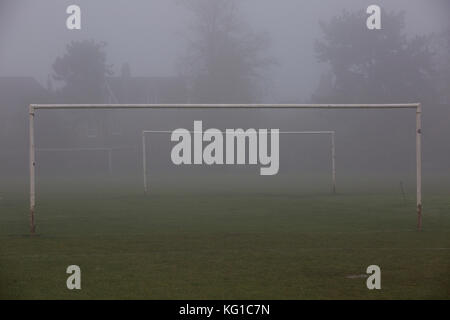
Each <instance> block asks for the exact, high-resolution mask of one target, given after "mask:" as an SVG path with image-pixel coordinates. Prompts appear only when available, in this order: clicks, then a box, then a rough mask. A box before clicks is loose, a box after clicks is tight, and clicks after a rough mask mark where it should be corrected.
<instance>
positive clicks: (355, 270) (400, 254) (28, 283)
mask: <svg viewBox="0 0 450 320" xmlns="http://www.w3.org/2000/svg"><path fill="white" fill-rule="evenodd" d="M104 189H105V188H104V186H103V189H102V192H98V190H97V192H96V186H95V185H90V186H88V187H85V188H82V190H81V189H80V190H77V191H76V190H59V191H56V192H45V191H42V192H41V194H40V198H39V201H38V204H37V209H36V210H37V227H38V229H37V234H36V235H35V236H32V237H31V236H30V235H29V230H28V202H27V194H26V191H23V190H22V191H15V190H16V189H14V188H11V189H10V190H12V191H5V192H3V193H2V194H1V199H0V212H1V214H0V298H1V299H449V298H450V195H448V194H447V195H446V194H439V193H438V192H435V193H433V192H431V193H425V194H424V224H423V231H422V232H417V231H416V215H415V200H414V198H413V196H411V195H409V196H408V197H407V198H406V199H403V198H402V197H401V196H399V195H398V194H395V195H393V194H392V193H390V192H383V191H382V190H381V191H378V192H372V193H366V192H352V193H350V192H345V193H344V192H343V193H338V194H336V195H332V194H328V193H326V192H322V193H294V192H291V193H266V192H261V193H258V192H254V193H247V194H246V193H240V192H229V193H226V192H225V193H224V192H220V193H214V192H210V193H205V194H201V193H196V192H192V193H182V192H179V193H175V192H160V193H154V194H150V195H143V194H142V193H141V192H140V191H139V190H137V189H132V188H130V189H121V188H118V187H116V188H111V190H107V191H105V190H104ZM5 190H6V189H5ZM373 264H375V265H379V266H380V268H381V286H382V289H381V290H368V289H367V287H366V276H367V274H366V268H367V267H368V266H369V265H373ZM69 265H78V266H80V268H81V275H82V280H81V287H82V289H81V290H68V289H67V287H66V279H67V277H68V274H66V268H67V266H69Z"/></svg>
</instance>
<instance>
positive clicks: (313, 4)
mask: <svg viewBox="0 0 450 320" xmlns="http://www.w3.org/2000/svg"><path fill="white" fill-rule="evenodd" d="M179 1H180V0H179ZM181 1H182V0H181ZM445 3H447V5H446V4H445ZM70 4H77V5H80V6H81V9H82V30H80V31H69V30H67V29H66V27H65V21H66V18H67V14H66V12H65V11H66V8H67V6H68V5H70ZM370 4H378V5H380V6H382V7H383V8H384V9H387V10H394V11H399V10H404V11H405V12H406V19H407V20H406V22H407V29H408V33H409V34H410V35H414V34H427V33H430V32H434V31H440V30H441V29H442V28H443V27H444V26H445V25H448V23H447V21H448V20H449V19H450V11H449V6H448V1H445V0H442V1H441V0H432V1H430V0H384V1H382V0H376V1H375V0H371V1H367V0H341V1H337V0H322V1H318V0H308V1H306V0H302V1H301V0H277V1H275V0H243V1H242V11H243V14H244V16H245V17H246V19H247V20H248V23H249V24H250V25H251V27H252V28H253V29H255V30H262V31H266V32H268V33H269V34H270V37H271V55H272V56H273V57H274V58H275V59H276V60H277V61H278V66H277V67H275V68H274V69H273V71H272V76H271V78H270V80H271V83H272V89H271V93H270V95H269V96H268V99H269V100H273V101H286V100H294V99H296V100H299V99H300V100H305V99H308V97H309V96H310V94H311V91H312V90H313V89H314V88H315V87H316V85H317V82H318V79H319V77H320V74H321V72H323V70H324V69H323V66H320V65H318V63H317V61H316V58H315V56H314V40H315V39H317V38H320V36H321V35H320V28H319V24H318V23H319V21H327V20H329V19H330V17H332V16H333V15H337V14H340V13H341V12H342V10H343V9H346V10H349V11H357V10H360V9H365V8H367V6H368V5H370ZM188 20H189V14H188V13H187V12H186V8H185V7H184V6H181V5H179V4H177V2H176V1H174V0H108V1H106V0H103V1H101V0H97V1H92V0H77V1H75V0H72V1H65V0H64V1H62V0H61V1H54V0H39V1H36V0H20V1H17V0H0V76H32V77H35V78H36V79H37V80H38V81H40V82H41V83H42V84H43V85H45V82H46V79H47V75H48V74H49V73H50V72H51V64H52V62H53V61H54V60H55V58H56V57H57V56H59V55H61V54H63V52H64V50H65V46H66V44H67V43H68V42H70V41H71V40H82V39H94V40H98V41H106V42H107V43H108V60H109V62H110V63H112V64H113V65H114V70H115V71H116V73H118V70H120V66H121V65H122V63H124V62H129V63H130V65H131V70H132V74H133V75H139V76H171V75H176V67H175V65H176V61H177V57H178V56H179V55H180V54H182V53H183V52H184V51H183V50H184V44H185V43H184V40H183V32H184V30H185V28H186V25H187V23H188Z"/></svg>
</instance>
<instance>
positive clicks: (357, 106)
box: [29, 103, 422, 234]
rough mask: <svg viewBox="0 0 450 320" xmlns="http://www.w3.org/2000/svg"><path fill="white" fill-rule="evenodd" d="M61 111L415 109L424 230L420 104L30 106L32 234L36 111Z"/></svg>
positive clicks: (418, 186) (418, 203) (419, 225)
mask: <svg viewBox="0 0 450 320" xmlns="http://www.w3.org/2000/svg"><path fill="white" fill-rule="evenodd" d="M60 109H81V110H88V109H113V110H114V109H330V110H333V109H336V110H338V109H361V110H368V109H379V110H387V109H414V110H415V111H416V210H417V229H418V230H421V228H422V105H421V103H394V104H31V105H30V106H29V136H30V140H29V142H30V145H29V150H30V152H29V153H30V158H29V166H30V231H31V234H34V233H35V230H36V224H35V204H36V192H35V191H36V177H35V167H36V160H35V144H34V117H35V112H36V111H37V110H60Z"/></svg>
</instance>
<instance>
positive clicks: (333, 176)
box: [142, 130, 336, 194]
mask: <svg viewBox="0 0 450 320" xmlns="http://www.w3.org/2000/svg"><path fill="white" fill-rule="evenodd" d="M188 132H189V133H203V132H201V131H188ZM172 133H173V132H172V131H169V130H142V177H143V182H144V193H145V194H147V192H148V179H147V142H146V139H145V138H146V135H147V134H172ZM221 133H222V134H228V132H226V131H221ZM233 134H238V135H239V134H244V135H245V133H236V132H233ZM279 134H288V135H302V134H306V135H330V137H331V181H332V190H333V193H334V194H335V193H336V147H335V131H280V132H279Z"/></svg>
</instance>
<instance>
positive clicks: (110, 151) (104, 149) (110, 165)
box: [35, 146, 133, 175]
mask: <svg viewBox="0 0 450 320" xmlns="http://www.w3.org/2000/svg"><path fill="white" fill-rule="evenodd" d="M132 148H133V147H128V146H122V147H120V146H119V147H74V148H35V151H37V152H78V151H91V152H106V154H107V155H108V174H109V175H112V172H113V152H114V151H117V150H124V149H132Z"/></svg>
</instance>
